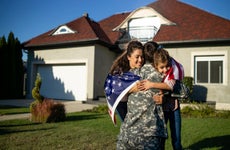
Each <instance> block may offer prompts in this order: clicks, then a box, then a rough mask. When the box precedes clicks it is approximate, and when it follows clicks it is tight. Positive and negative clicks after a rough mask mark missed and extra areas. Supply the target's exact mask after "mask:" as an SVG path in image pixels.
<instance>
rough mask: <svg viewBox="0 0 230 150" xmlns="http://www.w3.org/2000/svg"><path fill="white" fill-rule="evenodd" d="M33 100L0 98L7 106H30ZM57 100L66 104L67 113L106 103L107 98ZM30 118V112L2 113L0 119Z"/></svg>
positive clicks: (0, 102) (0, 103)
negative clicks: (83, 100)
mask: <svg viewBox="0 0 230 150" xmlns="http://www.w3.org/2000/svg"><path fill="white" fill-rule="evenodd" d="M32 101H33V100H31V99H18V100H0V105H7V106H22V107H29V106H30V103H31V102H32ZM57 102H61V103H63V104H64V105H65V109H66V113H71V112H80V111H83V110H87V109H92V108H93V107H96V106H98V105H100V104H106V101H105V99H100V100H95V101H91V100H89V101H87V102H86V103H82V102H78V101H61V100H57ZM27 118H28V119H29V118H30V113H24V114H13V115H2V116H1V115H0V121H3V120H12V119H27Z"/></svg>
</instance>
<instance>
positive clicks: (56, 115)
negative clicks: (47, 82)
mask: <svg viewBox="0 0 230 150" xmlns="http://www.w3.org/2000/svg"><path fill="white" fill-rule="evenodd" d="M41 84H42V80H41V76H40V75H39V74H37V77H36V80H35V87H34V88H33V90H32V96H33V98H34V99H35V101H33V102H32V103H31V104H30V112H31V121H33V122H40V123H49V122H60V121H64V120H65V118H66V115H65V106H64V104H61V103H57V102H54V101H53V100H52V99H45V98H44V97H43V96H42V95H41V94H40V87H41Z"/></svg>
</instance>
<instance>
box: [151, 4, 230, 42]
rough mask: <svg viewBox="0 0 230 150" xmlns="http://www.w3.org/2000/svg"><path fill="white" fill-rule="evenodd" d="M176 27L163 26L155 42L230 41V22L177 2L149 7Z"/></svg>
mask: <svg viewBox="0 0 230 150" xmlns="http://www.w3.org/2000/svg"><path fill="white" fill-rule="evenodd" d="M148 6H149V7H152V8H153V9H155V10H156V11H157V12H158V13H160V14H162V15H163V16H164V17H166V18H167V19H169V20H171V21H172V22H174V23H176V25H175V26H167V25H163V26H161V28H160V31H159V33H158V34H157V35H156V37H155V39H154V40H155V41H161V42H163V41H164V42H167V41H168V42H173V41H203V40H204V41H207V40H217V39H218V40H221V39H230V21H229V20H227V19H224V18H222V17H219V16H216V15H213V14H211V13H208V12H206V11H204V10H201V9H198V8H196V7H193V6H191V5H188V4H185V3H182V2H180V1H177V0H158V1H156V2H154V3H151V4H149V5H148Z"/></svg>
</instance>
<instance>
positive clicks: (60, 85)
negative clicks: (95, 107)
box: [38, 63, 87, 101]
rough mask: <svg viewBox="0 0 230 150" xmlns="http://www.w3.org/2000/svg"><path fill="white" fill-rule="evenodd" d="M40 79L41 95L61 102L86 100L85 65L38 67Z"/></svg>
mask: <svg viewBox="0 0 230 150" xmlns="http://www.w3.org/2000/svg"><path fill="white" fill-rule="evenodd" d="M38 73H40V75H41V77H42V85H41V89H40V93H41V95H43V96H45V97H48V98H54V99H59V100H60V99H63V100H65V99H66V100H77V101H85V100H86V99H87V90H86V89H87V74H86V65H85V63H81V64H73V65H39V66H38Z"/></svg>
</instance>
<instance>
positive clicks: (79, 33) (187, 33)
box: [23, 0, 230, 48]
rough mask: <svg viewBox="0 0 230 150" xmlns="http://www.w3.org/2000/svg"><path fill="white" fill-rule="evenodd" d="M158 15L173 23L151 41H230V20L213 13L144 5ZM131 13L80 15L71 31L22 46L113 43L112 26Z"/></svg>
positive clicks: (177, 5) (166, 1)
mask: <svg viewBox="0 0 230 150" xmlns="http://www.w3.org/2000/svg"><path fill="white" fill-rule="evenodd" d="M147 6H148V7H152V8H153V9H154V10H156V11H157V12H158V13H159V14H161V15H162V16H164V17H165V18H167V19H168V20H170V21H172V22H174V23H175V24H174V25H162V26H161V28H160V30H159V31H158V33H157V35H156V36H155V37H154V40H155V41H157V42H164V43H167V42H168V43H170V42H171V43H172V42H181V41H187V42H189V41H193V42H194V41H214V40H230V20H227V19H224V18H222V17H219V16H216V15H214V14H211V13H209V12H206V11H204V10H201V9H198V8H196V7H193V6H191V5H188V4H185V3H182V2H180V1H178V0H158V1H156V2H153V3H150V4H149V5H147ZM130 13H131V12H126V13H120V14H114V15H112V16H110V17H108V18H105V19H103V20H101V21H99V22H98V23H97V22H95V21H93V20H91V19H90V18H89V17H88V16H82V17H80V18H78V19H76V20H73V21H71V22H69V23H67V24H65V25H66V26H68V27H69V28H70V29H71V30H73V31H76V32H75V33H73V34H61V35H54V36H51V33H53V32H54V31H55V30H56V29H52V30H50V31H48V32H46V33H44V34H41V35H39V36H37V37H35V38H33V39H31V40H29V41H27V42H25V43H24V44H23V45H24V47H25V48H28V47H33V46H41V45H52V44H61V43H75V42H82V41H102V42H104V43H107V44H111V45H115V44H116V41H117V40H118V39H119V37H120V34H121V33H119V32H118V31H113V29H114V28H115V27H117V26H118V25H119V24H121V23H122V21H123V20H125V19H126V18H127V17H128V15H129V14H130Z"/></svg>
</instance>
